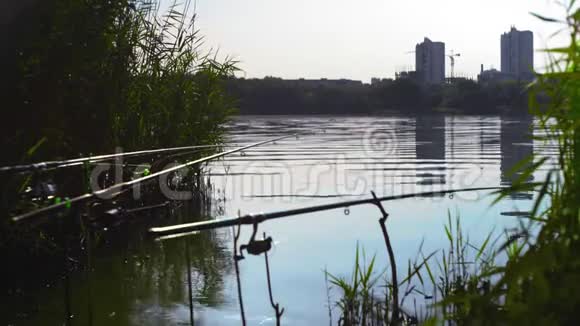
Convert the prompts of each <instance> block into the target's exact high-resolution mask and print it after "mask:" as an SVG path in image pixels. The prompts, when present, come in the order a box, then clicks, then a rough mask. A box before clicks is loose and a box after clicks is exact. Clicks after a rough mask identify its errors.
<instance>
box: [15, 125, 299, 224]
mask: <svg viewBox="0 0 580 326" xmlns="http://www.w3.org/2000/svg"><path fill="white" fill-rule="evenodd" d="M295 136H298V135H295V134H293V135H287V136H282V137H278V138H273V139H268V140H264V141H260V142H257V143H253V144H249V145H246V146H242V147H238V148H235V149H232V150H229V151H225V152H220V153H217V154H213V155H210V156H207V157H203V158H200V159H197V160H194V161H190V162H187V163H184V164H180V165H176V166H174V167H171V168H168V169H165V170H161V171H158V172H155V173H151V174H149V175H147V176H144V177H141V178H138V179H134V180H130V181H126V182H122V183H117V184H115V185H113V186H111V187H109V188H105V189H101V190H98V191H94V192H91V193H86V194H83V195H80V196H78V197H75V198H72V199H69V200H66V201H63V202H60V203H56V204H53V205H50V206H47V207H43V208H40V209H37V210H35V211H32V212H28V213H24V214H21V215H17V216H14V217H12V222H15V223H20V222H23V221H27V220H30V219H31V218H32V217H35V216H38V215H41V214H45V213H49V212H52V211H55V210H58V209H62V208H70V207H71V206H72V205H73V204H78V203H81V202H85V201H87V200H89V199H93V198H103V197H105V196H106V197H107V198H108V199H112V198H114V197H117V196H118V195H120V194H121V193H123V192H125V191H127V190H128V189H130V187H132V186H135V185H137V184H141V183H144V182H147V181H151V180H153V179H155V178H157V177H160V176H163V175H166V174H168V173H171V172H175V171H178V170H181V169H183V168H187V167H190V166H192V165H196V164H199V163H203V162H207V161H210V160H213V159H216V158H220V157H223V156H226V155H229V154H233V153H236V152H241V151H243V150H246V149H249V148H252V147H257V146H260V145H264V144H267V143H272V142H276V141H278V140H282V139H285V138H289V137H295Z"/></svg>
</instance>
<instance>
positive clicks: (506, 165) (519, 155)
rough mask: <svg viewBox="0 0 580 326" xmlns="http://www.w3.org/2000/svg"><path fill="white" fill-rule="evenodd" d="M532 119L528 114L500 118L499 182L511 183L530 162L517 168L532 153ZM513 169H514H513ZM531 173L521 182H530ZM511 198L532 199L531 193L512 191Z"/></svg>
mask: <svg viewBox="0 0 580 326" xmlns="http://www.w3.org/2000/svg"><path fill="white" fill-rule="evenodd" d="M532 136H533V119H532V118H531V117H529V116H523V117H518V118H517V119H514V118H510V117H504V118H502V120H501V136H500V146H501V147H500V149H501V163H500V169H501V184H502V185H504V186H510V185H512V184H513V183H514V182H515V181H516V180H518V179H520V178H521V176H522V174H523V172H524V170H525V169H526V168H527V167H529V166H530V164H524V165H523V166H521V167H519V168H518V163H520V162H522V161H523V160H525V159H530V158H531V157H532V156H533V154H534V144H533V138H532ZM514 169H515V170H514ZM533 180H534V176H533V175H529V176H528V177H527V178H526V179H525V180H521V181H522V182H531V181H533ZM510 196H511V198H512V199H525V200H530V199H532V197H533V195H532V194H531V193H523V192H520V193H514V194H512V195H510Z"/></svg>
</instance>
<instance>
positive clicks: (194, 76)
mask: <svg viewBox="0 0 580 326" xmlns="http://www.w3.org/2000/svg"><path fill="white" fill-rule="evenodd" d="M28 3H29V5H28V7H26V9H25V10H19V11H14V12H15V13H17V14H15V16H14V17H12V18H11V19H9V20H8V21H9V26H8V27H9V28H10V30H11V31H12V33H11V34H10V35H8V36H5V38H6V44H7V47H6V48H5V49H4V50H3V51H2V54H1V55H0V61H1V62H2V71H3V78H4V79H5V80H6V81H7V82H6V83H4V84H5V85H6V92H5V94H6V97H5V98H4V100H5V105H4V108H5V109H4V110H5V114H6V116H7V117H9V118H7V119H3V120H2V124H1V126H0V132H1V134H0V144H1V145H2V148H3V150H4V154H3V156H2V158H1V160H0V161H1V162H0V165H12V164H22V163H30V162H38V161H44V160H55V159H60V158H70V157H78V156H88V155H91V154H95V153H99V154H100V153H112V152H114V148H115V147H122V148H123V150H124V151H131V150H140V149H151V148H162V147H175V146H183V145H192V144H195V145H220V144H221V142H222V136H223V132H224V129H223V125H224V124H225V123H226V122H227V121H228V119H230V118H231V116H232V115H233V114H234V113H235V112H237V111H236V106H237V107H239V109H240V110H239V113H240V114H359V113H360V114H377V113H379V114H380V113H384V112H397V113H413V114H430V113H433V112H441V111H442V110H443V111H444V110H451V111H452V112H453V113H460V114H525V113H526V112H528V110H531V112H532V113H533V114H534V116H535V117H536V118H537V120H538V121H539V123H540V126H541V127H543V128H544V129H545V130H546V131H547V135H548V136H547V138H546V139H539V140H540V141H554V142H557V144H558V145H559V151H558V153H557V155H558V165H559V166H558V169H557V170H553V171H550V172H549V173H548V177H547V179H546V180H545V181H543V182H534V183H529V182H528V177H529V176H530V175H532V174H533V173H534V172H535V171H536V170H537V169H539V168H540V167H541V166H542V163H544V162H545V161H546V160H547V158H530V159H528V160H526V161H524V162H522V163H521V166H520V167H524V168H525V169H524V172H523V173H521V174H519V175H518V177H517V180H516V181H515V182H514V183H513V185H512V186H511V188H510V189H507V190H505V191H502V192H501V193H498V194H497V196H498V200H500V199H502V198H504V197H506V196H509V195H510V194H513V193H517V192H522V191H529V192H531V191H534V192H536V193H537V198H536V202H535V205H534V208H533V210H532V211H531V212H530V215H529V216H527V217H525V218H523V221H524V222H526V223H523V224H522V227H521V229H520V230H518V232H517V233H516V234H515V235H513V236H510V237H507V238H506V239H495V240H494V239H491V238H490V237H488V238H487V240H485V242H484V243H482V244H479V246H477V247H474V246H473V244H471V243H469V241H468V240H467V238H466V237H464V235H463V234H462V232H461V227H460V223H459V219H457V220H456V221H455V223H453V221H452V220H451V218H450V219H449V224H448V225H447V226H446V227H445V229H444V230H445V233H446V235H447V236H448V238H449V244H450V248H449V250H448V251H443V252H442V254H441V253H439V254H434V253H429V254H426V253H423V252H421V251H419V254H418V255H417V259H416V260H415V261H414V262H410V263H409V265H408V266H409V267H408V271H409V273H408V274H407V275H406V277H401V279H402V281H396V282H395V283H396V284H392V283H389V281H387V282H386V284H384V285H385V288H386V289H387V293H386V295H384V296H382V298H383V299H382V300H379V301H376V300H375V297H374V295H373V291H374V289H375V285H378V283H377V282H378V279H377V278H375V277H374V276H373V266H374V261H375V259H374V258H373V259H372V260H371V262H370V264H369V265H366V266H365V265H364V262H362V260H361V259H359V254H358V248H357V260H356V262H355V272H354V274H353V278H352V279H350V280H348V279H340V278H337V277H333V276H332V275H330V274H327V276H329V275H330V280H331V282H332V283H333V284H334V285H336V286H338V287H340V288H341V289H342V290H343V291H344V292H343V294H344V297H343V298H342V299H341V301H340V307H341V309H342V310H341V312H342V319H341V321H342V324H341V325H385V324H387V325H402V324H417V323H422V324H443V323H449V324H455V325H507V324H510V325H511V324H514V325H520V324H521V325H536V324H537V325H575V324H580V316H578V314H577V308H578V307H580V295H579V293H580V255H579V254H578V253H579V252H580V202H579V201H578V194H580V162H578V160H579V157H580V42H579V39H578V36H579V35H580V10H577V9H574V8H575V6H574V5H575V3H576V1H573V0H571V1H570V3H569V5H568V8H567V9H568V12H567V15H566V17H565V18H564V19H557V18H546V17H542V16H540V15H536V16H537V17H538V18H539V19H542V20H544V21H546V22H548V23H558V24H563V25H565V27H566V32H568V33H569V34H570V44H569V46H568V47H565V48H556V49H548V50H546V51H547V53H548V54H549V55H550V58H551V60H552V64H551V65H550V67H549V69H548V71H547V72H546V73H544V74H542V75H538V76H537V80H536V82H535V84H534V86H533V87H529V88H528V87H526V86H525V85H520V84H514V83H508V84H501V85H485V86H483V85H479V84H477V83H475V82H473V81H469V80H458V81H456V82H454V83H451V84H448V85H443V86H441V87H430V88H423V87H421V86H420V85H418V84H416V83H414V82H413V81H411V80H408V79H399V80H394V81H389V80H387V81H383V82H380V83H378V84H376V85H370V86H366V85H360V86H359V85H344V86H340V87H328V86H320V85H318V86H305V85H302V84H300V83H297V84H296V83H294V84H292V83H289V82H287V81H283V80H281V79H277V78H265V79H262V80H244V79H236V78H235V77H234V74H235V72H236V71H237V67H236V64H237V62H235V61H233V60H231V59H228V58H226V59H225V60H223V61H220V60H217V59H216V56H215V53H212V52H204V51H202V50H201V46H202V42H203V41H202V37H201V36H200V35H199V34H198V31H197V30H196V28H195V24H194V22H195V17H191V16H190V15H189V12H190V8H191V6H192V4H191V3H192V1H189V0H186V1H185V2H183V3H181V4H178V3H177V2H176V1H175V2H173V4H172V5H170V8H169V10H168V11H167V12H165V13H160V12H159V1H157V0H137V1H134V0H119V1H105V2H104V1H102V0H85V1H75V0H52V1H41V0H38V1H35V0H30V1H28ZM9 9H10V8H9ZM20 9H22V8H20ZM572 9H574V10H575V11H574V10H572ZM235 99H237V101H236V100H235ZM402 108H405V109H402ZM442 108H446V109H442ZM445 112H450V111H445ZM208 151H211V150H204V151H197V152H195V153H192V154H190V157H191V156H193V157H196V156H201V155H204V154H206V153H207V152H208ZM182 159H183V158H172V160H176V161H179V160H182ZM134 163H135V164H140V163H143V162H134ZM148 163H151V162H148ZM88 168H89V166H81V167H77V168H76V170H74V172H69V173H67V174H58V173H57V172H54V171H50V172H49V173H46V171H42V170H39V171H33V172H32V173H30V174H28V175H24V174H22V175H21V174H19V175H0V181H1V182H2V198H1V202H0V205H1V206H0V212H1V215H2V216H1V220H0V253H1V254H2V257H4V258H5V260H6V261H9V262H10V263H9V264H8V266H7V267H5V268H3V278H2V280H1V281H2V282H1V283H0V285H1V287H8V288H9V289H10V290H9V291H8V293H19V292H18V291H20V290H21V288H19V286H22V285H23V284H18V283H19V282H23V283H25V284H24V286H26V287H34V286H36V285H38V284H31V282H27V281H28V280H36V281H37V282H38V283H44V282H45V281H46V280H45V279H44V278H50V277H51V276H54V275H56V276H54V278H55V279H59V280H60V281H62V282H63V283H66V286H69V284H68V282H69V274H70V273H71V272H72V271H73V270H75V269H78V270H80V269H83V268H84V271H85V272H87V275H89V273H91V272H92V271H91V265H90V264H91V259H92V256H91V251H92V250H93V249H94V248H97V247H98V246H99V245H102V244H104V243H105V240H106V239H105V238H106V236H104V235H103V234H99V232H94V233H93V231H94V230H100V231H102V230H106V227H103V225H102V224H100V223H101V221H98V223H97V222H95V221H94V220H91V217H94V216H96V215H98V214H96V213H95V214H94V215H93V211H98V212H99V213H103V212H107V213H108V212H110V211H111V209H114V208H118V207H121V206H122V205H121V204H127V203H129V204H131V205H133V207H131V208H143V207H146V206H147V205H151V204H152V203H153V204H159V203H160V200H166V199H162V198H160V197H161V196H160V194H159V193H158V191H157V189H148V191H144V193H145V196H144V198H143V199H142V200H140V201H136V200H133V199H128V200H127V202H123V203H120V202H113V203H110V202H107V204H105V205H102V204H101V206H99V205H93V206H90V207H88V206H87V207H80V208H75V209H74V210H67V211H66V212H63V213H61V214H60V215H56V216H54V219H53V220H52V223H50V224H49V225H47V226H45V227H42V228H40V227H28V226H24V227H15V226H14V225H12V224H10V221H9V217H10V216H11V215H14V214H13V213H14V212H24V211H27V210H34V209H36V208H38V207H41V206H43V205H48V204H50V203H54V202H55V201H57V200H62V199H63V198H65V197H66V196H70V195H71V194H74V193H78V192H86V191H87V184H86V181H87V174H86V173H87V171H88ZM112 174H113V172H111V175H112ZM199 175H200V174H199V173H198V174H197V176H195V177H194V176H190V177H189V178H184V180H183V179H182V180H180V181H183V183H182V184H180V186H183V187H189V188H190V189H195V190H197V192H196V197H195V198H194V199H193V200H192V201H191V202H189V203H188V205H182V206H179V207H178V206H176V207H171V209H172V210H174V211H177V208H180V209H181V211H180V213H178V214H176V216H174V218H175V219H176V220H178V221H184V220H187V219H188V218H191V217H192V216H195V217H196V218H206V217H208V216H211V215H213V214H212V212H208V210H211V204H212V202H211V199H208V197H206V196H205V195H206V192H208V193H209V192H211V185H210V184H209V183H206V182H205V181H206V180H201V177H199ZM110 179H111V180H108V182H111V181H112V179H113V178H110ZM58 182H62V183H61V185H62V187H61V188H58V189H56V190H54V191H53V189H52V188H50V187H49V186H52V185H54V184H56V183H58ZM178 183H179V182H178ZM39 188H42V189H41V190H42V191H40V192H38V191H37V190H38V189H39ZM45 188H46V189H45ZM545 200H549V201H550V206H549V207H548V208H547V209H543V208H542V207H543V206H542V205H541V203H542V202H543V201H545ZM95 204H99V203H95ZM223 204H224V205H225V203H223ZM85 213H86V214H85ZM149 216H151V217H152V218H153V217H154V214H150V213H149ZM73 218H74V220H73ZM117 218H118V216H112V217H111V220H112V223H110V224H114V223H116V222H117V221H118V220H115V219H117ZM385 219H386V218H385ZM65 220H66V221H67V222H64V221H65ZM108 222H111V221H108ZM149 222H151V221H149ZM528 222H529V223H528ZM104 224H105V225H109V224H107V221H105V223H104ZM145 224H146V223H145ZM532 226H533V227H539V232H531V227H532ZM135 229H138V228H135ZM385 233H386V231H385ZM138 237H144V236H143V233H141V234H138ZM212 238H213V237H212ZM103 239H105V240H103ZM210 247H211V248H214V249H211V248H210V249H207V248H206V250H214V251H218V249H219V248H220V246H218V245H217V244H216V243H213V242H211V243H210ZM202 249H203V248H202ZM178 250H179V248H176V249H175V250H170V251H168V254H169V253H173V254H174V255H175V257H176V258H175V259H174V260H176V261H177V260H179V259H178V255H177V254H176V252H178ZM186 250H187V252H188V250H189V249H187V247H186ZM200 252H201V253H205V252H204V251H203V250H202V251H200ZM195 256H197V255H194V258H195ZM199 256H200V257H199V259H198V260H199V261H207V260H208V259H206V257H205V256H204V255H201V254H200V255H199ZM498 257H507V262H506V263H505V264H500V263H498V262H497V260H496V258H498ZM75 258H78V259H75ZM188 259H189V256H188ZM377 259H380V257H378V258H377ZM500 260H501V259H500ZM179 261H180V260H179ZM474 261H475V263H473V262H474ZM120 262H121V261H119V263H120ZM181 262H182V261H181ZM39 266H43V267H44V269H43V273H42V275H41V276H39V275H38V267H39ZM435 266H437V269H436V268H434V267H435ZM189 267H190V266H189V264H187V266H184V264H181V265H180V266H179V268H180V269H186V270H187V268H189ZM226 267H227V266H226ZM226 267H224V266H219V265H216V266H214V265H211V264H210V266H209V267H208V270H212V271H214V272H215V271H216V270H218V269H219V268H226ZM159 268H160V269H166V268H167V265H164V264H162V263H160V264H159ZM188 273H189V271H188ZM215 274H216V275H219V273H215ZM39 278H41V279H39ZM216 278H218V277H216ZM87 279H88V280H90V277H87ZM413 282H415V283H413ZM417 282H419V283H421V285H425V284H427V285H426V286H425V287H427V286H429V287H431V288H432V290H431V292H429V293H427V292H425V291H422V292H417V291H418V290H416V289H417V288H416V287H415V286H414V284H416V283H417ZM215 284H216V287H219V286H223V282H222V280H221V279H219V278H218V279H217V280H216V281H215ZM172 286H173V284H171V285H168V288H170V287H171V288H172ZM179 286H180V287H183V284H179ZM399 287H401V290H402V291H401V292H399V291H398V288H399ZM394 288H397V291H394V292H396V293H401V299H400V300H405V298H407V295H408V294H410V293H419V294H422V295H423V296H424V297H425V298H426V299H427V297H431V298H433V301H434V302H435V303H434V304H433V305H432V310H431V311H427V312H425V313H424V314H423V313H422V312H416V311H415V312H412V311H407V310H406V309H405V307H406V306H405V305H404V302H397V303H396V304H395V306H396V307H400V308H401V309H400V310H399V309H395V311H403V312H404V314H393V309H392V300H393V299H396V298H397V296H393V295H392V293H393V289H394ZM88 289H89V291H88V293H89V294H88V296H89V297H90V295H91V292H90V290H91V288H90V284H89V287H88ZM66 290H67V291H68V290H69V288H66ZM10 291H12V292H10ZM66 295H68V292H67V294H66ZM189 297H190V299H191V295H190V296H189ZM66 300H67V303H68V302H69V297H66ZM216 301H217V300H216ZM67 308H68V307H67ZM66 312H67V315H66V318H67V320H68V319H70V318H72V317H71V314H70V313H69V311H68V310H67V311H66ZM32 313H34V312H31V314H32ZM91 313H92V311H91V312H90V313H89V315H90V314H91ZM63 316H64V314H63ZM192 318H193V317H192Z"/></svg>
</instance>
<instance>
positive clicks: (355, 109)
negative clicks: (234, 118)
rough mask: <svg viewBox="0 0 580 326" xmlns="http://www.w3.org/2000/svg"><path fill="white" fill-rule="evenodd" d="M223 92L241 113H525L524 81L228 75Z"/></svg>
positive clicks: (527, 90)
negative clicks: (372, 80) (363, 80)
mask: <svg viewBox="0 0 580 326" xmlns="http://www.w3.org/2000/svg"><path fill="white" fill-rule="evenodd" d="M227 92H228V93H229V94H231V96H232V97H235V98H236V99H238V102H237V104H238V107H239V113H240V114H243V115H260V114H266V115H292V114H299V115H308V114H361V115H369V114H373V115H382V114H418V115H421V114H437V113H441V114H445V113H447V114H464V115H469V114H479V115H486V114H516V115H520V114H527V113H528V111H529V110H528V97H529V96H528V93H529V85H528V84H526V83H518V82H516V81H505V82H497V83H487V84H480V83H477V82H476V81H473V80H469V79H459V78H457V79H455V80H453V81H452V82H450V83H446V84H442V85H431V86H425V85H421V84H419V83H417V82H416V81H414V80H412V79H408V78H407V79H405V78H402V79H396V80H393V79H383V80H380V81H378V82H375V83H372V84H363V83H361V82H360V81H352V80H342V79H341V80H326V79H320V80H309V79H297V80H285V79H281V78H275V77H266V78H263V79H244V78H230V79H228V81H227Z"/></svg>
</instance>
